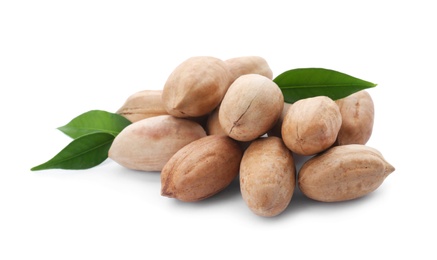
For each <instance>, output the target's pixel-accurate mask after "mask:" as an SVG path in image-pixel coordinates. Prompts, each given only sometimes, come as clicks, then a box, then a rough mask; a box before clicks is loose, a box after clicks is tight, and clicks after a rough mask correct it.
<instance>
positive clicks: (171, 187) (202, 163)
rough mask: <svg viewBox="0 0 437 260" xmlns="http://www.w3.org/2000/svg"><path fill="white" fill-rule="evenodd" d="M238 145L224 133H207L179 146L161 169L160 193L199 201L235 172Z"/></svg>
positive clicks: (234, 174)
mask: <svg viewBox="0 0 437 260" xmlns="http://www.w3.org/2000/svg"><path fill="white" fill-rule="evenodd" d="M242 153H243V152H242V151H241V149H240V146H239V145H238V144H237V142H236V141H235V140H232V139H231V138H229V137H228V136H224V135H210V136H206V137H203V138H201V139H199V140H196V141H194V142H192V143H190V144H188V145H186V146H184V147H183V148H182V149H180V150H179V151H178V152H177V153H176V154H175V155H174V156H173V157H171V159H170V160H169V161H168V162H167V164H166V165H165V166H164V168H163V169H162V172H161V195H162V196H166V197H170V198H176V199H178V200H181V201H187V202H192V201H198V200H202V199H206V198H208V197H210V196H212V195H214V194H217V193H218V192H220V191H221V190H223V189H224V188H226V187H227V186H228V185H229V184H230V183H231V182H232V180H234V179H235V177H236V176H237V175H238V171H239V168H240V161H241V157H242Z"/></svg>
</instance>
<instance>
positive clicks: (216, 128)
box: [206, 106, 227, 135]
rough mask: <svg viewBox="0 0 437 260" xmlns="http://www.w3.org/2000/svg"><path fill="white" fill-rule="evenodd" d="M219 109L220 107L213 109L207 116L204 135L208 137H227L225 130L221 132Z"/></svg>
mask: <svg viewBox="0 0 437 260" xmlns="http://www.w3.org/2000/svg"><path fill="white" fill-rule="evenodd" d="M219 109H220V106H218V107H217V108H216V109H214V111H212V112H211V113H210V114H209V116H208V120H207V121H206V133H207V134H208V135H227V134H226V132H225V130H223V128H222V126H221V125H220V121H219V117H218V115H219Z"/></svg>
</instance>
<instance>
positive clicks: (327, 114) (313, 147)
mask: <svg viewBox="0 0 437 260" xmlns="http://www.w3.org/2000/svg"><path fill="white" fill-rule="evenodd" d="M340 126H341V114H340V110H339V108H338V106H337V104H335V102H334V101H333V100H332V99H330V98H329V97H325V96H317V97H312V98H306V99H301V100H298V101H296V102H295V103H293V105H292V106H291V107H290V109H288V111H287V113H286V115H285V117H284V121H283V122H282V131H281V132H282V139H283V140H284V143H285V145H286V146H287V147H288V148H289V149H290V150H291V151H293V152H295V153H297V154H300V155H314V154H316V153H319V152H322V151H324V150H326V149H327V148H329V147H330V146H332V145H333V144H334V142H335V140H336V139H337V134H338V131H339V130H340Z"/></svg>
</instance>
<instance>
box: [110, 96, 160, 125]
mask: <svg viewBox="0 0 437 260" xmlns="http://www.w3.org/2000/svg"><path fill="white" fill-rule="evenodd" d="M117 113H118V114H120V115H122V116H124V117H125V118H127V119H128V120H129V121H131V122H137V121H139V120H141V119H145V118H149V117H154V116H160V115H167V114H168V113H167V111H166V110H165V108H164V105H163V103H162V90H143V91H139V92H136V93H134V94H132V95H131V96H129V97H128V98H127V100H126V102H125V103H124V104H123V106H122V107H120V109H118V111H117Z"/></svg>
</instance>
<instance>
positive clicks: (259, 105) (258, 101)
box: [219, 74, 284, 141]
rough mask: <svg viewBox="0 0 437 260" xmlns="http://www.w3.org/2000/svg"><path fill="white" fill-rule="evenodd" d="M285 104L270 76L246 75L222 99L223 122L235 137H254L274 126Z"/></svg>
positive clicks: (241, 139)
mask: <svg viewBox="0 0 437 260" xmlns="http://www.w3.org/2000/svg"><path fill="white" fill-rule="evenodd" d="M283 106H284V96H283V95H282V92H281V90H280V89H279V87H278V85H276V83H274V82H273V81H272V80H271V79H269V78H266V77H264V76H262V75H258V74H247V75H243V76H241V77H239V78H238V79H236V80H235V81H234V83H232V85H231V86H230V87H229V89H228V91H227V92H226V95H225V97H224V98H223V101H222V103H221V105H220V110H219V121H220V125H221V126H222V127H223V130H224V131H225V132H226V133H227V134H228V136H230V137H232V138H233V139H235V140H238V141H251V140H255V139H256V138H258V137H260V136H262V135H263V134H265V133H266V132H267V131H268V130H270V129H271V128H272V127H273V125H274V124H275V123H276V121H277V120H278V118H279V116H280V115H281V112H282V108H283Z"/></svg>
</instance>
